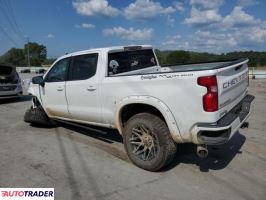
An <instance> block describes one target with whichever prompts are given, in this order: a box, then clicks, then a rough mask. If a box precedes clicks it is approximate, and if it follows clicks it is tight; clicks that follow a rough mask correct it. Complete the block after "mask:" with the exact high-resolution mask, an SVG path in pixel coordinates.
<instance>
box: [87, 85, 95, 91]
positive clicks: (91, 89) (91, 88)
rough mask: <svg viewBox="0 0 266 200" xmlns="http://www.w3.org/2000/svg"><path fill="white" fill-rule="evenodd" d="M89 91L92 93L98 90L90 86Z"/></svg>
mask: <svg viewBox="0 0 266 200" xmlns="http://www.w3.org/2000/svg"><path fill="white" fill-rule="evenodd" d="M87 90H88V91H90V92H92V91H95V90H96V88H95V87H93V86H90V87H89V88H87Z"/></svg>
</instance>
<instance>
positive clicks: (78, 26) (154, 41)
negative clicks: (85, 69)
mask: <svg viewBox="0 0 266 200" xmlns="http://www.w3.org/2000/svg"><path fill="white" fill-rule="evenodd" d="M27 38H28V39H29V41H31V42H37V43H39V44H43V45H45V46H46V47H47V55H48V57H50V58H56V57H59V56H61V55H63V54H65V53H66V52H68V53H70V52H74V51H79V50H84V49H90V48H98V47H106V46H117V45H118V46H119V45H139V44H151V45H153V46H154V47H155V48H159V49H161V50H175V49H178V50H189V51H199V52H210V53H225V52H230V51H246V50H253V51H266V1H265V0H175V1H170V0H133V1H129V0H72V1H71V0H65V1H64V0H45V1H43V0H0V55H1V54H3V53H5V52H6V51H8V50H9V49H10V48H12V47H15V48H23V46H24V44H25V42H26V41H27Z"/></svg>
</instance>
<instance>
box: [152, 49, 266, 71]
mask: <svg viewBox="0 0 266 200" xmlns="http://www.w3.org/2000/svg"><path fill="white" fill-rule="evenodd" d="M155 53H156V55H157V57H158V60H159V62H160V64H161V65H175V64H191V63H203V62H216V61H228V60H236V59H239V58H248V59H249V66H251V67H266V52H258V51H235V52H229V53H222V54H212V53H201V52H192V51H160V50H159V49H156V50H155Z"/></svg>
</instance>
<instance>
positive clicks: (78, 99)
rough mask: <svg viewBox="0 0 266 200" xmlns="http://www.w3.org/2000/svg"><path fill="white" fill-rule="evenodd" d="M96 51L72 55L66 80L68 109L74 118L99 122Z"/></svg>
mask: <svg viewBox="0 0 266 200" xmlns="http://www.w3.org/2000/svg"><path fill="white" fill-rule="evenodd" d="M97 65H98V53H92V54H83V55H77V56H73V57H72V62H71V65H70V68H69V71H68V79H67V82H66V98H67V102H68V111H69V113H70V115H71V117H72V119H74V120H81V121H88V122H98V123H101V109H100V103H99V87H98V82H99V79H98V76H97Z"/></svg>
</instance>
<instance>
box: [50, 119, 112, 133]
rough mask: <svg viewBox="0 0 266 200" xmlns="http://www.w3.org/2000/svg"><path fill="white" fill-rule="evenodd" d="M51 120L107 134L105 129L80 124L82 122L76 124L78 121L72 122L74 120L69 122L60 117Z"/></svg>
mask: <svg viewBox="0 0 266 200" xmlns="http://www.w3.org/2000/svg"><path fill="white" fill-rule="evenodd" d="M53 120H55V121H58V122H61V123H63V124H68V125H71V126H76V127H79V128H83V129H87V130H89V131H94V132H96V133H99V134H102V135H107V132H106V131H101V130H99V129H96V128H92V127H88V126H85V125H82V124H78V123H74V122H69V121H65V120H61V119H53Z"/></svg>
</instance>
